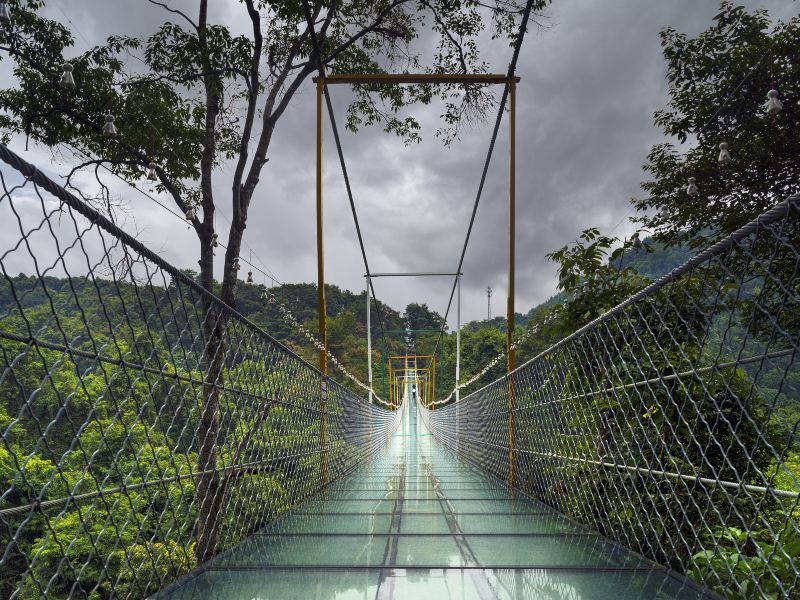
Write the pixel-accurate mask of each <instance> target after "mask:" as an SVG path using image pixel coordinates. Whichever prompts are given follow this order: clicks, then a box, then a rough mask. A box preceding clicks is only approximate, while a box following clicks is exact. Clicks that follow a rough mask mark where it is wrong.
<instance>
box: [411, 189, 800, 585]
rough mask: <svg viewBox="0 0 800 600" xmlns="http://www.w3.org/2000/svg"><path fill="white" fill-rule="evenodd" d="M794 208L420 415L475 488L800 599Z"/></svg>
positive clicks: (668, 561)
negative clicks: (499, 485)
mask: <svg viewBox="0 0 800 600" xmlns="http://www.w3.org/2000/svg"><path fill="white" fill-rule="evenodd" d="M798 217H800V197H798V196H794V197H792V198H789V199H788V200H786V201H784V202H782V203H781V204H780V205H778V206H776V207H775V208H773V209H772V210H770V211H768V212H766V213H765V214H763V215H762V216H761V217H759V218H758V219H756V220H755V221H753V222H751V223H750V224H748V225H747V226H745V227H743V228H742V229H740V230H739V231H737V232H735V233H733V234H731V235H730V236H728V237H727V238H725V239H723V240H722V241H720V242H719V243H717V244H715V245H714V246H713V247H711V248H709V249H708V250H706V251H704V252H702V253H700V254H698V255H697V256H696V257H694V258H693V259H691V260H690V261H689V262H687V263H686V264H685V265H683V266H681V267H679V268H677V269H675V270H674V271H672V272H671V273H670V274H668V275H667V276H665V277H663V278H662V279H660V280H659V281H657V282H654V283H653V284H651V285H649V286H648V287H647V288H645V289H644V290H642V291H641V292H639V293H637V294H635V295H634V296H632V297H631V298H629V299H627V300H626V301H625V302H623V303H622V304H620V305H619V306H617V307H616V308H614V309H613V310H611V311H609V312H607V313H606V314H605V315H603V316H602V317H600V318H598V319H596V320H594V321H593V322H591V323H589V324H588V325H587V326H585V327H583V328H581V329H580V330H578V331H576V332H575V333H574V334H572V335H570V336H568V337H566V338H565V339H563V340H561V341H560V342H558V343H557V344H555V345H553V346H552V347H550V348H549V349H548V350H546V351H545V352H543V353H541V354H540V355H538V356H536V357H535V358H533V359H532V360H530V361H529V362H527V363H526V364H524V365H522V366H521V367H519V368H518V369H516V370H515V371H514V372H513V373H512V374H511V375H509V376H507V377H504V378H502V379H499V380H497V381H495V382H494V383H492V384H490V385H488V386H486V387H484V388H482V389H481V390H479V391H477V392H475V393H473V394H471V395H470V396H468V397H467V398H464V399H463V400H462V401H461V402H459V403H457V404H452V403H451V404H449V405H446V406H443V407H437V408H436V409H435V410H433V411H425V410H423V417H424V420H425V422H426V424H427V426H428V428H429V429H430V430H431V431H432V432H433V434H434V435H435V436H436V437H437V438H439V439H440V440H441V441H443V442H444V443H445V444H446V445H447V446H448V447H449V448H451V449H452V450H454V451H455V452H457V453H458V454H460V455H461V456H462V457H464V458H465V459H467V460H469V461H470V462H472V463H474V464H475V465H477V466H479V467H481V468H482V469H484V470H485V471H487V472H489V473H491V474H493V475H495V476H497V477H498V478H501V479H503V480H507V481H509V483H510V484H511V485H512V486H514V487H516V488H518V489H520V490H522V491H524V492H526V493H528V494H530V495H532V496H535V497H536V498H538V499H540V500H542V501H544V502H546V503H547V504H549V505H550V506H553V507H555V508H557V509H558V510H560V511H562V512H563V513H565V514H567V515H570V516H572V517H574V518H575V519H577V520H578V521H580V522H582V523H584V524H586V525H588V526H590V527H592V528H594V529H595V530H597V531H599V532H600V533H602V534H604V535H606V536H608V537H610V538H612V539H615V540H617V541H619V542H621V543H623V544H625V545H626V546H628V547H630V548H633V549H634V550H636V551H638V552H640V553H642V554H644V555H645V556H648V557H649V558H652V559H654V560H656V561H657V562H659V563H661V564H664V565H667V566H669V567H671V568H673V569H675V570H677V571H680V572H683V573H687V574H688V575H689V576H690V577H692V578H694V579H695V580H697V581H700V582H702V583H704V584H705V585H707V586H708V587H710V588H712V589H714V590H716V591H717V592H719V593H721V594H723V595H726V596H728V597H731V598H800V581H799V580H800V504H799V503H798V498H800V483H798V481H800V438H798V434H797V428H798V424H799V423H800V369H798V353H799V352H800V220H799V219H798Z"/></svg>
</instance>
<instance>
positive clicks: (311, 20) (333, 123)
mask: <svg viewBox="0 0 800 600" xmlns="http://www.w3.org/2000/svg"><path fill="white" fill-rule="evenodd" d="M336 4H337V2H334V3H333V4H332V5H331V7H330V9H329V10H335V9H336ZM303 10H304V11H305V13H306V21H307V23H308V30H309V33H310V37H311V46H312V50H313V53H314V60H316V63H317V71H318V73H319V77H320V78H321V80H322V94H323V96H325V105H326V106H327V108H328V118H329V119H330V121H331V129H332V130H333V139H334V142H335V143H336V152H337V154H338V155H339V164H340V165H341V168H342V176H343V177H344V185H345V189H346V190H347V199H348V201H349V202H350V212H351V213H352V214H353V223H354V224H355V226H356V235H357V236H358V245H359V247H360V248H361V258H362V259H363V260H364V269H365V270H366V273H367V285H368V286H369V288H370V290H372V301H373V303H374V304H375V313H376V314H377V316H378V325H379V326H380V329H381V336H382V337H383V345H384V347H387V344H388V342H387V340H386V328H385V327H384V325H383V315H382V314H381V311H380V304H379V303H378V298H377V296H376V295H375V286H374V285H373V283H372V276H371V273H370V270H369V262H368V261H367V252H366V250H365V249H364V238H363V237H362V235H361V225H360V224H359V222H358V213H357V211H356V204H355V200H353V190H352V188H351V187H350V176H349V175H348V173H347V165H346V164H345V161H344V152H343V151H342V142H341V139H340V138H339V129H338V127H337V126H336V116H335V114H334V112H333V104H332V102H331V98H330V94H328V86H327V85H326V84H325V65H324V64H323V62H322V52H321V50H320V47H319V40H318V39H317V32H316V30H315V29H314V17H313V15H312V14H311V7H310V6H309V5H308V0H303Z"/></svg>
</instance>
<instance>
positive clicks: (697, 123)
mask: <svg viewBox="0 0 800 600" xmlns="http://www.w3.org/2000/svg"><path fill="white" fill-rule="evenodd" d="M798 39H800V17H794V18H792V19H790V20H788V21H786V22H778V23H776V24H774V25H773V24H772V23H771V22H770V19H769V15H768V13H767V11H766V10H756V11H754V12H748V11H747V10H746V9H745V8H744V7H742V6H737V5H734V4H733V2H730V1H727V0H726V1H725V2H723V3H722V7H721V9H720V13H719V14H718V15H717V16H716V17H715V18H714V24H713V26H712V27H710V28H709V29H708V30H706V31H704V32H702V33H701V34H700V35H698V36H697V37H694V38H690V37H688V36H687V35H686V34H683V33H680V32H678V31H676V30H675V29H672V28H667V29H665V30H664V31H662V32H661V42H662V46H663V49H664V57H665V59H666V61H667V80H668V82H669V96H670V100H669V105H668V107H667V108H665V109H663V110H660V111H658V112H657V113H656V115H655V122H656V125H657V126H659V127H660V128H661V129H662V130H663V131H664V133H665V134H666V135H668V136H671V137H675V138H677V140H678V142H679V144H684V143H685V142H687V141H691V142H693V145H692V147H691V148H690V149H688V150H686V151H683V150H682V149H681V148H680V147H679V146H676V145H675V144H673V143H672V142H663V143H660V144H657V145H655V146H654V147H653V149H652V150H651V152H650V154H649V156H648V158H647V163H646V164H645V167H644V168H645V171H647V173H648V174H649V175H651V176H652V179H651V180H650V181H647V182H645V183H644V184H643V185H642V187H643V189H644V190H645V191H646V192H647V194H648V195H647V196H646V197H644V198H640V199H638V200H635V201H634V205H635V206H636V208H637V209H638V210H639V211H640V212H639V216H638V217H637V220H638V221H639V222H641V223H642V224H644V226H645V227H647V228H649V229H651V230H653V231H654V232H655V234H656V237H657V238H658V239H660V240H663V241H666V242H668V243H670V244H674V243H678V242H681V241H687V240H696V241H697V242H698V243H699V242H702V238H698V237H697V236H698V234H700V233H706V234H708V235H711V234H713V235H724V234H725V233H728V232H731V231H733V230H735V229H736V228H738V227H740V226H741V225H743V224H744V223H746V222H748V221H749V220H751V219H753V218H755V217H756V216H758V215H759V214H761V213H762V212H764V211H765V210H766V209H768V208H770V207H771V206H773V205H774V204H776V203H777V202H778V201H780V200H782V199H784V198H786V197H787V196H789V195H791V194H794V193H797V192H798V191H800V185H799V184H798V181H800V159H798V157H800V107H799V106H798V103H797V97H798V95H800V66H799V65H800V44H798V43H797V41H798ZM773 81H774V85H775V86H776V88H777V89H778V91H779V94H780V97H781V98H783V111H781V112H780V113H778V114H777V115H776V116H774V117H770V116H767V115H766V114H765V112H764V110H763V105H764V103H765V102H766V98H767V96H766V95H767V91H768V90H769V89H770V87H771V85H772V83H773ZM721 142H727V143H728V145H729V149H730V153H731V157H732V159H733V160H732V162H731V163H730V164H728V165H726V166H721V165H719V164H718V162H717V155H718V152H719V150H718V145H719V143H721ZM689 177H695V178H696V179H697V186H698V188H699V195H698V196H694V197H692V196H689V195H688V194H687V193H686V186H687V180H688V178H689Z"/></svg>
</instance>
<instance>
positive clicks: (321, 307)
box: [317, 77, 328, 487]
mask: <svg viewBox="0 0 800 600" xmlns="http://www.w3.org/2000/svg"><path fill="white" fill-rule="evenodd" d="M324 93H325V81H324V80H323V79H322V78H321V77H320V78H319V79H317V310H318V312H319V339H320V342H321V343H322V348H321V349H320V351H319V370H320V372H321V373H322V381H321V384H320V397H319V452H320V454H319V456H320V465H319V467H320V468H319V472H320V481H321V483H322V486H323V487H324V486H325V485H327V483H328V449H327V440H326V439H325V438H326V435H327V425H328V424H327V415H326V404H327V401H328V356H327V354H326V352H325V350H326V349H327V348H328V328H327V323H326V312H327V311H326V307H325V260H324V255H323V245H322V244H323V235H322V100H323V95H324Z"/></svg>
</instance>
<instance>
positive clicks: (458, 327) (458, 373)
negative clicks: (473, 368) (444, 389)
mask: <svg viewBox="0 0 800 600" xmlns="http://www.w3.org/2000/svg"><path fill="white" fill-rule="evenodd" d="M456 281H457V282H458V283H457V286H458V293H457V295H456V402H458V401H459V400H460V399H461V275H458V279H457V280H456Z"/></svg>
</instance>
